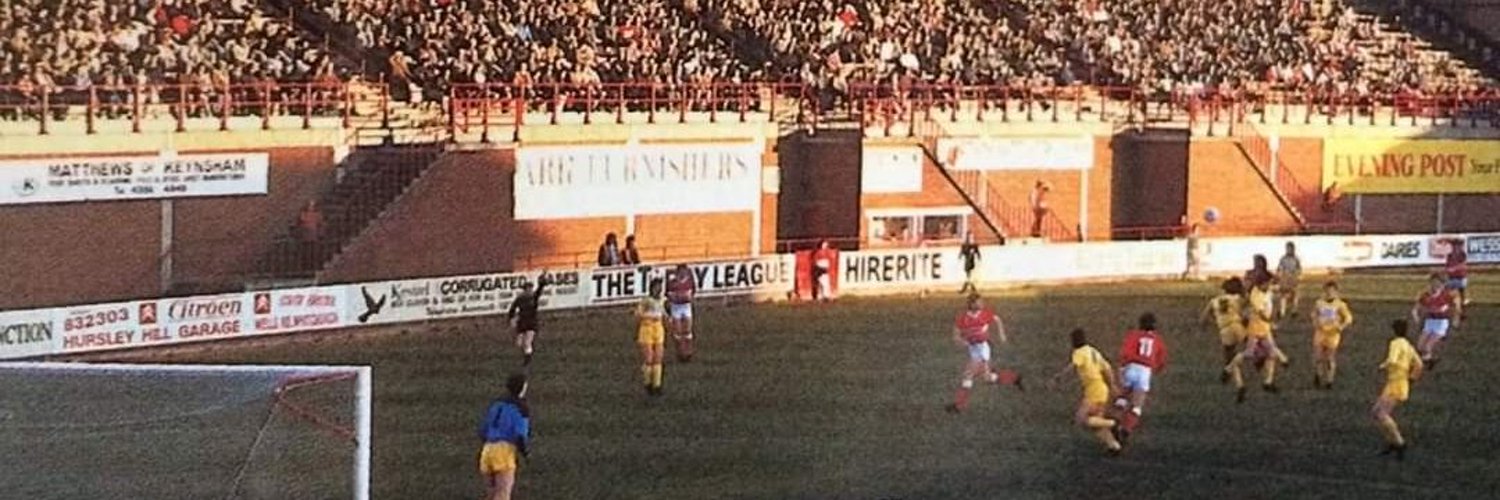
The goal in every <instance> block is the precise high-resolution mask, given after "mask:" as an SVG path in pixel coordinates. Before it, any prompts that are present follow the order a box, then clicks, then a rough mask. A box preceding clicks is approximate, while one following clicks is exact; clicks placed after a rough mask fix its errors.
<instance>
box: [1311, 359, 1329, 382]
mask: <svg viewBox="0 0 1500 500" xmlns="http://www.w3.org/2000/svg"><path fill="white" fill-rule="evenodd" d="M1313 380H1314V381H1317V382H1319V383H1322V382H1323V381H1325V380H1328V362H1327V361H1323V360H1318V361H1314V362H1313Z"/></svg>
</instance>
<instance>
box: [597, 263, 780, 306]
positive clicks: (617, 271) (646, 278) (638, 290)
mask: <svg viewBox="0 0 1500 500" xmlns="http://www.w3.org/2000/svg"><path fill="white" fill-rule="evenodd" d="M795 265H796V262H795V257H794V256H791V255H775V256H771V257H763V258H758V259H751V260H735V261H723V262H705V263H695V264H690V265H689V266H688V269H690V270H691V271H692V273H693V280H694V283H695V284H696V285H697V286H698V292H697V294H698V296H699V297H721V296H726V295H755V294H760V295H766V296H778V295H780V296H784V295H786V294H788V293H790V292H791V291H792V288H793V287H794V286H795V284H796V273H795V271H796V268H795ZM676 267H677V266H674V265H667V266H641V267H611V268H601V269H594V270H592V271H590V272H589V278H588V281H587V283H585V285H586V286H587V288H588V304H589V305H610V304H624V303H631V302H634V301H636V300H639V299H640V298H641V297H645V296H646V293H647V292H648V290H647V287H649V286H650V284H651V280H652V279H657V278H662V279H665V278H666V273H667V272H669V271H674V270H676Z"/></svg>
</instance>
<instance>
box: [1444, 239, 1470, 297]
mask: <svg viewBox="0 0 1500 500" xmlns="http://www.w3.org/2000/svg"><path fill="white" fill-rule="evenodd" d="M1448 248H1449V250H1448V258H1447V261H1446V262H1445V263H1444V265H1443V272H1444V273H1447V274H1448V289H1449V290H1453V291H1455V292H1458V301H1459V303H1460V304H1462V305H1469V297H1468V293H1469V253H1468V251H1467V250H1465V249H1464V240H1463V239H1462V238H1454V239H1451V240H1448Z"/></svg>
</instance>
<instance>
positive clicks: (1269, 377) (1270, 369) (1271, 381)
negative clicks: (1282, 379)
mask: <svg viewBox="0 0 1500 500" xmlns="http://www.w3.org/2000/svg"><path fill="white" fill-rule="evenodd" d="M1276 366H1277V364H1276V363H1266V367H1265V368H1264V371H1265V374H1266V378H1265V380H1264V381H1263V382H1262V383H1264V384H1265V385H1275V384H1276Z"/></svg>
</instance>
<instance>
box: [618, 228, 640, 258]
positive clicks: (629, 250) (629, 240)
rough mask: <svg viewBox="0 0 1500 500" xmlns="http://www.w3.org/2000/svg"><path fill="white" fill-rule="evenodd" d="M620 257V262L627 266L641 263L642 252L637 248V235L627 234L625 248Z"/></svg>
mask: <svg viewBox="0 0 1500 500" xmlns="http://www.w3.org/2000/svg"><path fill="white" fill-rule="evenodd" d="M620 258H621V261H620V263H621V264H624V265H627V266H638V265H640V264H641V252H640V251H639V250H637V249H636V248H635V235H633V234H629V235H625V250H624V251H623V252H621V254H620Z"/></svg>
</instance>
